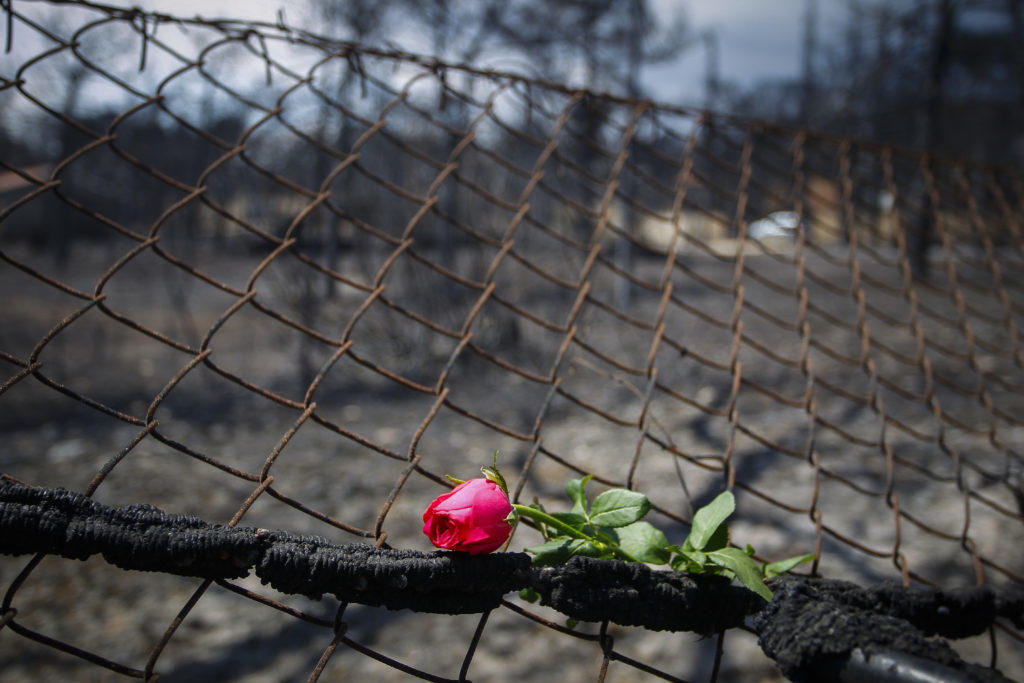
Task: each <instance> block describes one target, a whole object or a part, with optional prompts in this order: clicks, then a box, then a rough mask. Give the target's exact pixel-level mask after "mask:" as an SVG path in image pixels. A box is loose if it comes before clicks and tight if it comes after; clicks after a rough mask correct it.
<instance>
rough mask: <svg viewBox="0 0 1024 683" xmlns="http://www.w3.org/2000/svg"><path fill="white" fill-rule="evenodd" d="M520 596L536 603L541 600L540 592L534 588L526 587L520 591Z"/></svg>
mask: <svg viewBox="0 0 1024 683" xmlns="http://www.w3.org/2000/svg"><path fill="white" fill-rule="evenodd" d="M519 597H520V598H522V599H523V600H525V601H526V602H529V603H534V602H537V601H538V600H540V593H538V592H537V591H535V590H533V589H532V588H524V589H522V590H521V591H519Z"/></svg>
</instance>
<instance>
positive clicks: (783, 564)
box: [764, 553, 817, 579]
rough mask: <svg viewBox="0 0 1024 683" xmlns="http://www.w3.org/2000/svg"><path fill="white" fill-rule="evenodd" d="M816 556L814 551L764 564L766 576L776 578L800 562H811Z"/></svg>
mask: <svg viewBox="0 0 1024 683" xmlns="http://www.w3.org/2000/svg"><path fill="white" fill-rule="evenodd" d="M815 557H817V555H815V554H814V553H809V554H807V555H797V556H796V557H789V558H786V559H785V560H779V561H778V562H772V563H771V564H766V565H765V566H764V575H765V578H768V579H771V578H774V577H776V576H779V575H780V574H785V573H786V572H788V571H789V570H790V569H792V568H793V567H795V566H797V565H798V564H803V563H804V562H810V561H811V560H813V559H814V558H815Z"/></svg>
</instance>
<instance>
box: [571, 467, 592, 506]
mask: <svg viewBox="0 0 1024 683" xmlns="http://www.w3.org/2000/svg"><path fill="white" fill-rule="evenodd" d="M593 478H594V475H592V474H588V475H587V476H585V477H583V478H582V479H570V480H569V482H568V483H567V484H566V485H565V494H566V495H567V496H569V498H570V499H571V500H572V511H573V512H574V513H576V514H577V515H586V514H587V496H586V495H585V494H584V493H583V489H585V488H586V487H587V482H589V481H590V480H591V479H593Z"/></svg>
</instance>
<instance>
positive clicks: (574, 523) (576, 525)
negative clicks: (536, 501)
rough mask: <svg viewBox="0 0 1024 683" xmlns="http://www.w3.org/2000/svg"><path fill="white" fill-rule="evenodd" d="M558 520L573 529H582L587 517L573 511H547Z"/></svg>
mask: <svg viewBox="0 0 1024 683" xmlns="http://www.w3.org/2000/svg"><path fill="white" fill-rule="evenodd" d="M548 514H550V515H551V516H552V517H554V518H555V519H557V520H558V521H559V522H565V523H566V524H568V525H569V526H571V527H572V528H573V529H582V528H583V527H584V526H586V524H587V518H586V517H584V516H583V515H579V514H576V513H575V512H549V513H548Z"/></svg>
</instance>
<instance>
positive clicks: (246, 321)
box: [0, 3, 1024, 680]
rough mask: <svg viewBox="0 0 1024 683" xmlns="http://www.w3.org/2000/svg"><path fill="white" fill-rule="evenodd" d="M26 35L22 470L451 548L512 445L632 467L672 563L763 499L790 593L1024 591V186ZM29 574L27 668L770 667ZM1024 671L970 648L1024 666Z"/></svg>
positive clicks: (186, 29)
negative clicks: (723, 495)
mask: <svg viewBox="0 0 1024 683" xmlns="http://www.w3.org/2000/svg"><path fill="white" fill-rule="evenodd" d="M47 12H49V14H47ZM7 17H8V31H7V40H8V43H9V45H13V49H12V51H11V52H10V53H9V54H7V55H6V56H5V58H4V61H3V62H2V64H3V68H2V74H0V78H2V81H0V111H5V112H6V114H5V121H4V124H5V127H6V130H7V131H8V136H9V137H8V138H6V139H5V140H4V145H5V148H4V149H5V151H4V153H3V155H2V157H0V167H2V176H0V179H2V183H0V192H2V195H0V203H2V211H0V221H2V223H0V231H2V232H0V235H2V253H0V257H2V259H3V266H2V270H0V286H2V288H3V289H2V291H3V293H4V299H5V303H4V306H3V308H2V313H0V315H2V320H3V322H2V326H0V357H2V359H3V361H4V365H5V368H6V378H5V381H4V383H3V385H2V389H0V394H2V398H0V400H2V401H3V410H2V411H0V425H2V429H3V433H4V438H3V441H4V450H3V453H2V455H0V469H2V472H4V473H6V474H7V475H9V476H12V477H16V478H18V479H20V480H22V481H26V482H28V483H31V484H37V485H48V486H66V487H68V488H71V489H74V490H78V491H83V492H86V493H88V494H89V495H92V496H94V497H95V498H97V499H98V500H101V501H103V502H107V503H114V504H121V503H134V502H148V503H152V504H155V505H158V506H161V507H164V508H165V509H168V510H172V511H180V512H190V513H194V514H198V515H200V516H202V517H203V518H205V519H207V520H210V521H222V522H226V521H228V520H230V522H231V523H232V524H235V523H238V522H240V521H242V520H243V519H244V520H245V523H246V524H247V525H251V526H266V527H272V528H282V529H289V530H293V531H298V532H303V533H310V532H312V533H317V534H320V535H324V536H327V537H329V538H331V539H334V540H336V541H338V542H352V541H357V540H362V541H363V542H366V543H373V544H377V545H378V546H384V547H418V548H425V547H426V541H425V539H424V538H423V537H422V535H421V534H420V533H419V526H420V523H419V519H418V518H419V514H420V513H421V512H422V509H423V507H424V506H425V504H426V503H427V502H428V501H429V500H430V499H431V498H432V497H433V496H435V495H437V494H438V493H440V492H441V491H442V490H443V489H442V486H443V485H445V480H444V479H443V476H442V475H443V474H444V473H451V474H454V475H456V476H463V477H465V476H472V473H473V472H474V471H476V469H477V468H478V467H479V466H480V465H481V464H485V463H486V462H487V460H488V458H489V454H490V453H491V452H492V451H493V450H495V449H500V450H501V451H502V454H503V455H502V460H501V464H502V466H503V468H504V470H505V472H506V474H507V475H509V477H510V481H511V482H512V485H513V492H514V495H515V496H516V497H517V498H518V499H520V500H524V501H529V500H532V499H533V498H535V497H537V498H539V499H540V500H542V501H545V502H547V503H548V504H549V505H552V506H557V505H559V504H560V503H557V502H555V501H556V500H557V498H558V497H559V495H560V488H561V486H562V484H563V483H564V481H565V480H566V479H568V478H570V477H573V476H578V475H580V474H594V475H595V481H596V482H597V483H599V484H600V485H615V486H627V487H632V488H636V489H638V490H642V491H644V492H645V493H647V495H648V496H649V497H650V498H651V500H652V502H653V503H654V506H655V508H654V512H653V513H652V514H653V516H654V517H655V519H654V520H653V521H654V522H655V523H656V524H658V525H659V526H661V527H663V528H665V529H666V530H667V532H668V533H669V536H670V540H673V541H674V542H679V541H680V540H681V538H682V534H683V533H684V532H685V528H686V522H687V520H688V519H689V517H690V515H691V514H692V510H693V509H694V507H695V506H696V505H699V504H702V503H704V502H706V501H707V500H709V499H710V497H711V496H713V495H714V494H715V493H717V492H718V491H719V490H721V489H722V488H723V487H730V488H732V489H733V490H734V491H735V493H736V496H737V499H738V513H737V517H738V519H737V521H736V524H735V525H734V537H735V540H737V541H738V542H740V543H741V544H742V543H746V542H750V543H752V544H754V545H755V546H756V547H757V549H758V552H759V556H760V557H762V558H764V559H767V560H773V559H780V558H781V557H784V556H789V555H793V554H798V553H804V552H812V551H814V552H817V553H819V557H818V560H816V561H815V563H814V565H813V567H812V571H813V572H815V573H817V574H820V575H823V576H826V577H830V578H846V579H850V580H854V581H858V582H871V581H877V580H881V579H887V578H889V579H892V578H894V579H897V580H901V581H903V582H904V583H905V584H907V585H913V584H925V585H937V586H942V587H952V586H958V585H971V584H975V583H978V584H997V585H998V584H1002V583H1008V582H1021V581H1022V574H1021V567H1022V566H1024V565H1022V561H1024V550H1022V549H1021V547H1020V543H1018V542H1015V540H1016V539H1019V538H1020V531H1021V522H1022V521H1024V516H1022V499H1024V492H1022V484H1021V481H1022V479H1021V478H1022V465H1024V463H1022V459H1021V452H1020V448H1021V443H1022V441H1024V438H1022V437H1024V420H1022V417H1021V416H1022V414H1024V413H1022V412H1021V411H1022V404H1024V392H1022V388H1024V372H1022V370H1024V354H1022V349H1021V340H1020V333H1019V328H1018V326H1019V321H1020V319H1021V316H1022V314H1024V308H1022V305H1021V293H1022V291H1024V269H1022V266H1024V235H1022V220H1021V216H1022V212H1024V185H1022V182H1021V177H1020V176H1019V175H1017V174H1015V173H1014V172H1011V171H1010V170H1007V169H999V168H989V167H981V166H977V165H973V164H970V163H967V162H963V161H959V160H950V159H939V158H935V157H929V156H926V155H920V154H917V153H912V152H908V151H905V150H897V149H891V148H887V147H877V146H873V145H870V144H866V143H861V142H857V141H851V140H845V139H834V138H830V137H827V136H821V135H816V134H814V133H811V132H807V131H802V130H790V129H785V128H780V127H775V126H772V125H769V124H765V123H759V122H754V121H745V120H736V119H731V118H727V117H721V116H715V115H709V114H707V113H704V112H699V111H692V110H688V109H681V108H677V107H669V106H662V105H658V104H655V103H651V102H647V101H634V100H629V99H623V98H617V97H613V96H609V95H602V94H595V93H589V92H584V91H578V90H574V89H571V88H568V87H564V86H561V85H558V84H552V83H547V82H543V81H540V80H536V79H530V78H523V77H518V76H514V75H511V74H504V73H496V72H489V71H482V70H478V69H473V68H469V67H467V66H462V65H451V64H444V63H440V62H437V61H434V60H428V59H423V58H419V57H415V56H412V55H408V54H404V53H400V52H395V51H386V50H377V49H370V48H365V47H359V46H356V45H352V44H347V43H341V42H337V41H332V40H329V39H327V38H323V37H320V36H316V35H312V34H309V33H305V32H301V31H297V30H295V29H291V28H289V27H287V26H285V25H265V24H252V23H241V22H232V21H221V22H211V21H203V20H200V19H178V18H171V17H166V16H158V15H152V14H144V13H140V12H126V11H122V10H116V9H113V8H105V7H102V6H99V5H92V4H86V3H80V4H79V3H76V6H74V7H67V6H62V7H61V8H60V10H59V11H55V10H54V9H53V7H51V6H49V5H42V4H35V3H31V4H29V3H15V4H14V6H13V9H12V8H11V3H8V4H7ZM254 73H255V74H257V77H254V76H253V74H254ZM83 93H86V94H83ZM779 211H787V212H791V213H790V214H789V215H786V214H780V213H778V212H779ZM530 533H532V532H530V531H529V530H521V531H519V532H517V534H516V535H515V536H514V538H513V539H512V542H511V547H512V548H521V547H523V546H524V545H529V544H530V543H531V542H534V541H535V540H536V539H534V538H527V535H528V534H530ZM0 578H2V580H3V582H4V583H5V584H6V585H8V586H9V588H8V589H7V592H6V595H5V597H4V599H3V603H2V611H3V617H2V619H3V621H2V626H3V633H2V635H0V660H2V661H4V662H5V667H6V668H7V670H8V671H9V672H12V675H15V676H17V675H19V674H21V675H24V676H28V675H37V676H41V677H43V676H47V675H53V674H63V675H68V674H69V673H73V674H74V675H75V676H76V677H77V678H81V679H83V680H85V679H89V678H92V677H96V678H102V677H103V676H105V675H109V671H113V672H117V673H121V674H125V675H128V676H134V677H143V678H149V677H151V676H152V675H154V674H156V673H160V674H161V675H162V676H163V677H164V678H168V677H170V678H171V679H176V678H189V677H196V676H200V677H202V676H208V677H211V678H225V677H234V678H246V677H249V678H250V679H252V680H258V679H259V675H260V674H261V672H263V673H264V674H265V675H267V676H268V677H273V678H275V679H285V678H289V677H299V678H301V677H305V676H307V675H309V673H310V672H311V671H313V672H321V671H323V672H326V673H327V674H329V675H331V676H333V677H341V676H345V675H350V676H357V675H369V676H374V677H376V678H379V679H386V678H388V677H389V676H392V677H396V678H404V677H405V676H406V675H409V674H412V675H416V676H421V677H424V678H428V679H431V680H446V679H454V678H464V677H466V676H473V675H474V674H475V675H476V676H478V677H480V678H484V679H503V678H512V677H516V678H523V679H536V680H550V679H551V678H553V677H555V676H560V677H563V678H565V679H566V680H592V679H593V678H594V677H595V676H599V677H601V678H605V677H607V680H636V679H637V677H643V676H658V677H662V678H668V679H670V680H676V679H678V678H679V677H682V678H697V677H706V676H707V675H709V674H710V673H711V671H712V669H716V668H717V664H716V660H717V659H719V658H721V667H722V672H723V673H724V675H730V674H731V675H732V676H737V675H740V674H741V673H742V674H744V675H747V676H750V677H754V676H761V677H762V678H764V679H766V680H767V679H771V678H772V676H773V674H772V668H771V665H770V663H769V662H768V661H767V660H766V659H765V658H764V657H763V656H753V657H752V656H750V653H751V652H752V651H753V650H754V649H755V648H756V645H755V644H754V642H753V638H752V637H751V636H750V635H749V634H747V633H744V632H742V631H738V632H730V633H729V634H727V635H726V636H725V637H723V638H722V639H721V640H718V641H714V640H711V641H703V640H698V639H697V638H695V637H693V636H689V635H686V634H655V633H644V632H639V631H638V630H636V629H632V630H631V629H617V628H609V627H608V625H607V624H604V625H586V624H584V625H580V626H579V627H577V628H576V629H575V630H570V629H567V628H564V627H562V626H561V625H560V624H559V623H557V614H555V613H551V612H547V611H545V609H544V608H538V607H534V606H531V605H528V604H526V603H522V602H520V601H519V600H518V598H515V597H512V596H509V597H508V598H507V599H506V601H505V603H504V607H503V609H501V610H498V611H496V612H494V613H491V614H490V615H485V616H483V617H475V616H465V617H441V616H437V615H420V614H409V613H397V614H396V613H388V612H386V611H384V610H380V609H371V608H361V607H358V606H352V607H348V608H346V607H345V606H344V605H342V606H340V607H339V606H338V605H334V606H332V607H330V608H328V607H327V606H326V605H325V604H323V603H317V602H312V601H309V600H303V599H296V598H294V597H293V596H282V595H279V594H276V593H274V592H273V591H270V590H269V589H265V588H264V587H262V586H260V585H259V583H258V582H250V581H248V580H243V581H239V582H227V581H223V582H221V581H218V582H211V581H205V582H197V581H196V580H192V581H189V580H187V579H182V578H180V577H170V576H162V575H151V574H133V573H125V572H119V571H118V570H115V569H113V568H110V567H108V566H106V565H104V564H103V563H102V562H101V561H90V562H86V563H78V562H74V561H71V560H62V559H58V558H52V557H46V558H42V557H39V558H35V559H34V560H32V561H31V562H29V563H28V565H27V566H25V564H24V562H23V561H22V562H18V561H16V560H11V559H9V558H5V559H3V560H2V562H0ZM342 624H344V628H341V625H342ZM1021 640H1022V638H1021V634H1020V633H1019V632H1018V631H1016V630H1015V629H1013V627H1012V626H1010V625H1008V624H1001V625H1000V626H999V628H997V629H995V630H994V631H993V632H992V633H990V634H989V636H988V637H984V638H979V639H974V640H970V641H965V643H964V644H963V646H962V647H963V648H965V650H964V651H965V652H966V653H967V656H969V657H971V656H973V658H974V659H975V660H979V661H981V660H984V661H985V662H986V663H987V662H988V660H989V659H990V658H991V659H996V658H997V656H998V659H997V665H998V666H1000V668H1002V669H1003V670H1004V672H1005V673H1007V674H1008V675H1011V676H1012V675H1015V674H1016V675H1024V661H1022V657H1021V651H1022V647H1021ZM339 646H345V647H339ZM54 648H55V649H57V650H61V651H63V654H57V653H54V652H53V649H54ZM359 654H362V655H368V656H367V657H361V656H359ZM93 665H98V666H99V667H105V669H106V670H107V671H104V670H103V669H98V668H97V667H95V666H93ZM97 672H100V673H97ZM267 672H273V673H267Z"/></svg>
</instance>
